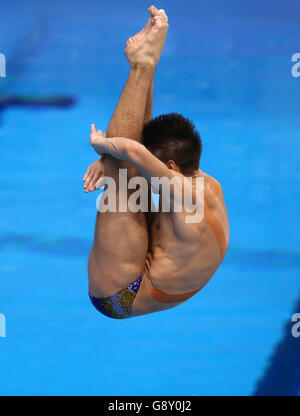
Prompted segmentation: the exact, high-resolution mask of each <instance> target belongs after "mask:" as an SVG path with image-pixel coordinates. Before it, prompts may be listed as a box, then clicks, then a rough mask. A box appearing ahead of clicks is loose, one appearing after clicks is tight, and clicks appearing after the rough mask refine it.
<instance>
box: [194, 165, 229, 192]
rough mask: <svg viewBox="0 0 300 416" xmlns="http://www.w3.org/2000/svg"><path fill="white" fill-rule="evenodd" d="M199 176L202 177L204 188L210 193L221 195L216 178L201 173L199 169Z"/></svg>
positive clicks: (219, 185)
mask: <svg viewBox="0 0 300 416" xmlns="http://www.w3.org/2000/svg"><path fill="white" fill-rule="evenodd" d="M199 176H202V177H203V178H204V186H205V188H206V189H208V190H209V191H210V192H211V193H213V194H215V195H219V194H222V193H223V190H222V186H221V184H220V182H219V181H218V180H217V179H216V178H214V177H213V176H211V175H209V174H208V173H205V172H203V171H202V170H200V169H199Z"/></svg>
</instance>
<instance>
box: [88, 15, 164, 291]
mask: <svg viewBox="0 0 300 416" xmlns="http://www.w3.org/2000/svg"><path fill="white" fill-rule="evenodd" d="M151 14H152V16H153V15H154V17H153V19H154V21H153V22H151V24H150V25H149V23H148V28H147V27H146V28H145V31H144V32H143V34H142V35H140V36H138V37H137V38H136V39H135V40H133V41H132V42H130V45H129V46H127V57H128V59H129V60H130V63H131V72H130V75H129V78H128V81H127V83H126V86H125V88H124V90H123V93H122V95H121V97H120V100H119V102H118V105H117V107H116V109H115V112H114V115H113V117H112V120H111V122H110V124H109V126H108V129H107V132H106V135H107V136H108V137H114V136H123V137H129V138H131V139H135V140H140V137H141V131H142V128H143V123H144V117H145V108H146V101H147V95H148V91H149V88H151V83H152V80H153V76H154V71H155V67H156V65H157V63H158V60H159V56H160V53H161V51H162V49H163V45H164V42H165V37H166V32H167V24H166V22H165V20H164V18H163V17H162V16H160V14H159V12H158V11H156V9H155V10H154V9H153V8H152V12H151ZM146 29H147V30H146ZM124 167H128V178H130V177H131V176H134V175H135V174H138V172H136V171H135V169H133V167H132V166H130V165H129V166H128V165H124V163H123V162H122V163H120V162H119V161H117V160H116V159H113V158H111V157H108V156H105V157H104V174H105V176H108V177H112V178H113V179H114V180H115V182H116V185H117V191H118V185H119V183H118V178H119V168H124ZM129 196H130V192H129V191H128V197H129ZM120 198H122V199H125V198H126V195H123V194H122V193H121V194H120V193H118V192H117V206H118V200H119V199H120ZM147 249H148V230H147V223H146V219H145V214H144V213H143V212H137V213H132V212H130V211H129V210H127V212H104V213H101V214H100V213H99V212H98V213H97V218H96V228H95V239H94V245H93V247H92V250H91V255H90V260H89V292H90V295H91V296H92V297H104V296H109V295H111V294H113V293H115V292H117V291H118V290H120V289H121V288H123V287H124V286H126V285H128V284H129V283H131V282H133V281H134V280H136V279H137V278H138V277H139V276H140V275H141V274H142V273H143V270H144V265H145V259H146V254H147Z"/></svg>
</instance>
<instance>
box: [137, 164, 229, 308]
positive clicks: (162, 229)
mask: <svg viewBox="0 0 300 416" xmlns="http://www.w3.org/2000/svg"><path fill="white" fill-rule="evenodd" d="M197 176H200V177H204V198H205V204H204V219H203V221H201V223H195V224H189V225H188V226H189V227H192V228H193V231H194V232H191V233H188V232H186V233H184V234H183V233H182V232H181V231H180V230H179V228H181V230H183V229H186V228H187V224H185V223H184V222H183V218H184V217H183V216H182V215H180V217H179V224H178V221H177V219H176V220H175V221H174V216H178V213H176V212H157V213H155V214H154V215H152V216H151V220H150V221H151V224H149V225H150V227H149V228H150V244H149V252H148V256H147V261H146V268H145V273H144V278H145V279H147V280H148V286H147V287H146V291H148V292H149V291H151V298H152V299H153V300H154V302H151V301H148V302H146V301H145V294H143V295H142V293H141V295H140V298H141V299H142V300H143V305H140V304H139V303H140V302H139V299H138V298H137V299H136V302H135V305H134V309H135V312H136V313H137V314H139V313H142V311H143V312H145V311H144V310H143V309H144V308H155V309H156V310H159V309H167V308H170V307H172V306H176V305H177V304H178V303H181V302H183V301H185V300H186V299H188V298H190V297H191V296H193V295H194V294H195V293H197V292H198V291H199V290H200V289H202V288H203V287H204V286H205V285H206V284H207V283H208V281H209V280H210V279H211V277H212V276H213V275H214V273H215V272H216V270H217V269H218V267H219V266H220V264H221V262H222V260H223V258H224V256H225V253H226V250H227V248H228V244H229V223H228V216H227V211H226V206H225V202H224V198H223V192H222V188H221V186H220V184H219V183H218V182H217V181H216V180H215V179H213V178H212V177H211V176H209V175H207V174H205V173H204V172H202V171H199V172H198V175H197ZM172 217H173V218H172ZM149 218H150V217H149ZM180 222H181V223H180ZM149 286H151V287H152V288H151V289H150V287H149ZM149 300H150V298H149ZM141 308H142V309H141Z"/></svg>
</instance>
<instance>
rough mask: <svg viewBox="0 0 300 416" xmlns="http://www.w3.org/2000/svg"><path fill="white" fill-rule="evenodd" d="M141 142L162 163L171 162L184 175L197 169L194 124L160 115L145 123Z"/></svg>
mask: <svg viewBox="0 0 300 416" xmlns="http://www.w3.org/2000/svg"><path fill="white" fill-rule="evenodd" d="M142 143H143V145H144V146H145V147H147V149H148V150H150V152H151V153H153V154H154V155H155V156H156V157H157V158H158V159H160V160H161V161H162V162H164V163H167V162H168V160H174V162H175V163H176V165H177V166H178V167H179V168H180V171H181V173H182V174H184V175H188V174H190V173H193V172H194V171H195V170H197V169H198V168H199V163H200V157H201V152H202V141H201V137H200V135H199V133H198V131H197V130H196V127H195V125H194V124H193V123H192V122H191V121H190V120H189V119H188V118H185V117H183V116H182V115H180V114H177V113H170V114H162V115H160V116H158V117H156V118H154V119H152V120H150V121H149V122H148V123H146V124H145V125H144V128H143V131H142Z"/></svg>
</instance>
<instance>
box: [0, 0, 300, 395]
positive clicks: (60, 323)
mask: <svg viewBox="0 0 300 416" xmlns="http://www.w3.org/2000/svg"><path fill="white" fill-rule="evenodd" d="M149 5H150V4H148V2H144V1H137V0H132V1H131V2H129V3H128V2H121V1H116V0H111V1H110V2H104V1H96V0H89V1H87V2H82V1H79V0H73V1H70V0H68V1H66V0H64V1H61V2H58V1H47V2H39V1H37V0H29V1H27V2H26V3H25V2H22V1H19V0H15V1H14V2H5V4H3V5H2V4H1V15H0V35H1V37H0V53H4V54H5V55H6V57H7V78H6V79H4V78H0V143H1V151H0V161H1V162H0V187H1V188H0V189H1V193H0V314H1V313H2V314H4V315H5V316H6V325H7V328H6V330H7V337H6V338H0V394H1V395H12V394H21V395H35V394H37V395H51V394H55V395H62V394H68V395H86V394H89V395H253V394H255V395H264V394H285V395H297V394H300V354H299V352H300V338H293V337H292V336H291V327H292V324H291V318H292V315H293V314H294V313H296V312H299V313H300V273H299V269H300V251H299V243H300V237H299V225H300V221H299V211H300V198H299V190H300V189H299V179H300V174H299V151H300V145H299V143H300V140H299V133H300V118H299V107H300V106H299V104H300V98H299V97H300V78H293V77H292V75H291V67H292V63H291V57H292V55H293V54H294V53H296V52H299V53H300V46H299V42H298V39H299V19H300V5H299V2H297V1H294V0H279V1H275V2H274V1H271V0H267V1H264V2H263V3H262V2H260V1H258V0H251V1H250V0H245V1H243V2H236V1H233V0H227V1H224V0H213V1H211V2H206V1H196V0H195V1H192V0H187V1H185V2H184V6H182V5H181V2H179V1H177V0H172V1H171V0H165V1H164V0H162V1H161V2H160V3H159V4H157V5H158V6H159V7H164V8H165V9H166V10H167V12H168V15H169V20H170V30H169V35H168V40H167V44H166V48H165V51H164V55H163V57H162V59H161V62H160V66H159V68H158V71H157V77H156V86H155V106H154V112H155V114H160V113H163V112H171V111H176V112H180V113H183V114H184V115H186V116H188V117H190V118H192V119H193V120H194V121H195V123H196V125H197V127H198V128H199V130H200V132H201V135H202V137H203V142H204V151H203V159H202V162H201V166H202V169H203V170H204V171H207V172H208V173H210V174H212V175H213V176H215V177H216V178H217V179H218V180H219V181H220V182H221V183H222V185H223V189H224V194H225V199H226V202H227V206H228V212H229V218H230V223H231V244H230V250H229V252H228V254H227V256H226V258H225V261H224V264H223V266H222V267H221V268H220V269H219V271H218V272H217V273H216V275H215V277H214V278H213V279H212V281H211V282H210V283H209V285H208V286H207V287H206V288H205V289H204V290H203V291H201V292H200V293H199V294H198V295H197V296H195V297H194V298H193V299H191V300H190V301H189V302H186V303H185V304H183V305H181V306H180V307H178V308H175V309H172V310H169V311H166V312H162V313H157V314H153V315H148V316H144V317H139V318H135V319H131V320H125V321H115V320H110V319H108V318H106V317H104V316H100V315H99V314H98V313H97V311H96V310H95V309H93V307H92V306H91V304H90V303H89V299H88V296H87V257H88V253H89V248H90V246H91V243H92V237H93V226H94V220H95V210H96V208H95V201H96V195H95V194H89V195H85V194H84V193H83V191H82V176H83V173H84V171H85V169H86V167H87V166H88V165H89V164H90V163H91V162H92V161H94V160H95V155H94V153H93V151H92V150H91V148H90V147H89V142H88V136H89V125H90V123H91V122H96V124H97V126H99V128H101V129H105V128H106V125H107V123H108V121H109V119H110V116H111V114H112V111H113V107H114V105H115V104H116V102H117V99H118V96H119V94H120V91H121V89H122V87H123V84H124V82H125V79H126V76H127V73H128V65H127V63H126V61H125V58H124V55H123V49H124V43H125V41H126V40H127V38H128V37H129V36H131V35H132V34H134V33H135V32H136V31H138V30H139V29H140V28H141V27H142V26H143V23H144V21H145V19H146V16H147V15H146V12H145V8H146V6H149ZM16 97H23V98H22V101H23V105H22V106H21V105H20V100H19V103H18V105H16V104H17V101H16ZM45 97H47V100H48V101H49V97H50V98H52V99H53V98H55V99H56V100H57V101H60V102H64V100H65V99H67V101H68V102H69V103H70V104H72V103H73V104H72V105H69V106H64V105H57V106H56V105H53V106H45V105H42V104H43V102H44V103H45ZM4 98H5V99H4ZM1 99H2V101H1ZM30 101H31V102H32V101H37V102H38V103H37V105H36V106H35V107H34V106H32V105H29V103H30ZM1 102H2V104H1Z"/></svg>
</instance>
